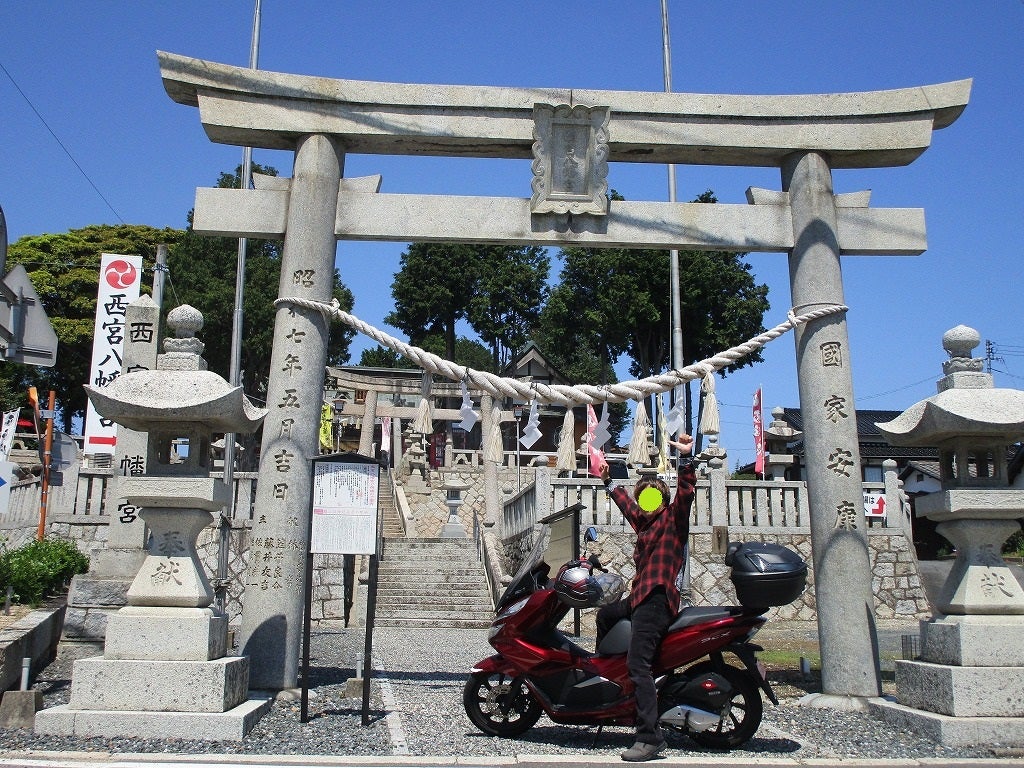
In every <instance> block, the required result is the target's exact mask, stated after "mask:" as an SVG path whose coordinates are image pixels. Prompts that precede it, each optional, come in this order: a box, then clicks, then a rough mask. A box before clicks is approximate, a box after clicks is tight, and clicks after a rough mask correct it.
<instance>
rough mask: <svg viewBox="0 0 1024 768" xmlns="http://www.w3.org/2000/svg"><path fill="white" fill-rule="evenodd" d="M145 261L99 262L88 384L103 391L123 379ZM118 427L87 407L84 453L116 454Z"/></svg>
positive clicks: (108, 258) (114, 258)
mask: <svg viewBox="0 0 1024 768" xmlns="http://www.w3.org/2000/svg"><path fill="white" fill-rule="evenodd" d="M141 287H142V257H141V256H122V255H119V254H113V253H104V254H103V256H102V258H101V260H100V286H99V292H98V294H97V298H96V325H95V327H94V331H93V342H92V366H91V368H90V371H89V383H90V384H91V385H92V386H94V387H102V386H104V385H105V384H108V383H110V382H111V381H113V380H114V379H116V378H117V377H118V376H120V375H121V367H122V360H123V353H124V338H125V314H126V312H127V310H128V304H129V303H131V302H132V301H135V299H137V298H139V293H140V289H141ZM116 444H117V425H116V424H114V422H112V421H110V420H109V419H103V418H100V415H99V414H98V413H96V411H95V410H94V409H93V407H92V403H89V404H88V407H87V409H86V414H85V446H84V451H85V453H110V454H112V453H113V452H114V446H115V445H116Z"/></svg>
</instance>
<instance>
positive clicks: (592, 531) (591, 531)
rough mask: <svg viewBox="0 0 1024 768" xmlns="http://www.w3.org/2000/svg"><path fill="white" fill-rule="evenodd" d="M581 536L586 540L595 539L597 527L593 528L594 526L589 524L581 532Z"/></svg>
mask: <svg viewBox="0 0 1024 768" xmlns="http://www.w3.org/2000/svg"><path fill="white" fill-rule="evenodd" d="M583 538H584V539H585V540H587V541H597V528H595V527H594V526H590V527H589V528H587V530H586V531H585V532H584V533H583Z"/></svg>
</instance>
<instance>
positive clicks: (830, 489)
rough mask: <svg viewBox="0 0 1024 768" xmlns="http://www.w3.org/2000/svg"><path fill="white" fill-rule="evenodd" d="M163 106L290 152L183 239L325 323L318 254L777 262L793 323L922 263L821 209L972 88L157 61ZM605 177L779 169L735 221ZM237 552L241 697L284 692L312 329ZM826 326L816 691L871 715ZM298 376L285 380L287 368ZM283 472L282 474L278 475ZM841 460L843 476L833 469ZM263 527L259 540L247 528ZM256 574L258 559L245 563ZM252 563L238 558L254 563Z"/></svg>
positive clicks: (811, 403)
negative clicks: (619, 186) (617, 189)
mask: <svg viewBox="0 0 1024 768" xmlns="http://www.w3.org/2000/svg"><path fill="white" fill-rule="evenodd" d="M158 56H159V60H160V67H161V73H162V76H163V81H164V87H165V88H166V89H167V92H168V94H169V95H170V96H171V98H173V99H174V100H175V101H177V102H179V103H181V104H186V105H189V106H197V107H199V111H200V119H201V120H202V123H203V127H204V129H205V130H206V133H207V135H208V137H209V138H210V139H211V140H212V141H215V142H220V143H226V144H236V145H239V146H251V147H258V148H266V149H287V150H291V151H294V153H295V164H294V171H293V174H292V179H291V180H290V181H289V180H275V182H274V183H273V184H266V185H262V188H257V189H255V190H235V189H199V190H198V191H197V195H196V205H195V217H194V229H195V231H196V232H199V233H204V234H211V235H224V236H230V237H254V238H275V239H277V238H281V237H283V238H284V253H283V256H282V266H281V281H280V287H279V295H280V296H281V297H297V298H300V299H308V300H309V301H310V302H314V303H323V304H327V303H329V302H330V299H331V296H330V291H331V277H332V276H333V269H334V262H335V251H336V244H337V240H392V241H398V242H411V241H438V242H489V243H509V244H534V245H556V246H568V245H584V246H591V247H620V248H667V249H672V248H674V249H680V250H682V249H715V250H731V251H746V252H750V251H760V252H786V253H788V254H789V265H790V284H791V289H792V302H793V311H794V313H796V314H802V313H806V312H808V311H812V310H814V309H816V308H820V307H835V306H839V305H843V304H844V300H843V285H842V275H841V269H840V256H843V255H855V254H856V255H874V254H919V253H921V252H923V251H924V250H925V248H926V239H925V227H924V214H923V211H921V210H920V209H912V208H906V209H903V208H897V209H877V208H869V207H868V202H869V200H868V198H869V195H868V193H866V192H864V193H853V194H845V195H835V194H833V188H832V171H833V170H834V169H843V168H876V167H889V166H901V165H907V164H909V163H911V162H913V161H914V159H916V158H917V157H918V156H919V155H920V154H921V153H922V152H924V150H925V149H927V148H928V146H929V144H930V142H931V134H932V131H933V130H935V129H939V128H945V127H947V126H948V125H950V124H951V123H952V122H953V121H955V120H956V119H957V117H959V115H960V113H961V112H962V111H963V109H964V108H965V106H966V104H967V100H968V97H969V94H970V87H971V81H969V80H961V81H956V82H950V83H943V84H938V85H930V86H922V87H917V88H907V89H903V90H893V91H874V92H868V93H840V94H828V95H802V96H730V95H702V94H678V93H641V92H628V91H599V90H573V89H559V88H486V87H477V86H472V87H470V86H437V85H413V84H402V83H374V82H363V81H351V80H333V79H327V78H319V77H308V76H301V75H290V74H281V73H274V72H265V71H259V70H250V69H243V68H239V67H232V66H227V65H223V64H217V63H213V62H208V61H202V60H199V59H192V58H188V57H183V56H178V55H174V54H169V53H159V54H158ZM347 152H352V153H360V154H423V155H439V156H462V157H498V158H527V159H532V161H533V162H532V165H531V170H532V175H531V177H530V178H529V179H524V190H525V189H526V188H527V187H528V188H529V189H530V191H531V196H530V197H525V198H507V197H455V196H440V195H405V194H403V195H398V194H381V193H379V192H377V190H378V189H379V178H372V179H368V180H353V179H343V178H342V177H343V175H344V174H343V170H344V159H345V153H347ZM608 162H647V163H672V164H693V165H737V166H739V165H742V166H761V167H776V168H779V169H780V173H781V190H762V189H750V190H748V191H747V200H748V202H749V203H750V205H721V204H720V205H703V204H695V203H663V202H642V201H638V202H627V201H613V202H608V200H607V197H606V194H605V193H606V190H607V167H608V166H607V164H608ZM276 317H277V319H276V326H275V336H274V351H273V355H272V360H271V375H270V382H269V387H268V393H267V403H268V410H269V414H268V416H267V418H266V422H265V426H264V439H263V454H262V457H261V462H260V477H261V482H260V483H259V485H258V489H257V498H256V516H255V517H256V520H257V521H259V522H258V523H254V527H253V531H252V536H253V542H254V545H253V546H254V551H256V550H258V546H257V545H256V542H263V544H261V545H260V546H267V545H266V544H265V543H266V542H268V541H269V542H283V543H284V545H285V546H283V547H279V548H277V550H276V552H275V554H276V555H280V554H282V553H283V554H284V557H285V558H286V563H285V565H286V566H287V567H286V568H285V571H286V573H287V574H288V578H287V579H286V580H285V583H284V584H283V585H282V587H281V589H280V590H279V592H277V593H272V592H271V591H269V590H260V589H258V588H256V587H255V586H252V585H251V586H250V588H249V589H247V590H246V596H245V610H244V613H243V617H242V638H241V639H242V646H243V651H244V653H247V654H249V655H250V657H251V677H250V679H251V685H252V686H253V687H255V688H266V689H282V688H290V687H294V686H295V684H296V679H297V670H298V658H299V640H300V636H301V632H300V629H301V618H302V588H301V585H302V574H303V557H304V553H305V552H306V549H307V546H308V541H307V539H308V530H307V527H306V525H305V524H302V523H301V522H300V521H303V520H304V519H305V516H306V514H307V512H308V510H306V504H307V500H308V498H309V491H310V488H309V483H310V471H309V461H310V457H311V456H312V455H314V454H315V452H316V447H317V441H318V428H319V421H320V399H321V398H320V388H321V384H322V372H323V370H324V364H325V362H326V338H327V320H326V319H325V317H324V315H323V314H322V313H321V312H319V311H318V310H316V309H313V308H311V307H307V306H302V305H298V304H295V303H281V304H279V305H278V310H277V316H276ZM848 348H849V346H848V337H847V328H846V320H845V312H839V313H835V314H829V315H827V316H822V317H819V318H818V319H815V320H811V321H809V322H807V323H805V324H803V325H801V326H800V328H799V329H798V330H797V332H796V360H797V374H798V381H799V389H800V406H801V410H802V412H803V417H804V432H805V445H806V456H807V464H808V476H807V486H808V494H809V500H810V509H811V539H812V547H813V549H814V553H815V558H814V560H815V585H816V590H817V610H818V621H819V639H820V647H821V654H822V687H823V690H824V692H825V694H828V695H835V696H842V697H849V696H854V697H870V696H877V695H879V693H880V680H879V672H878V670H877V668H876V666H875V660H874V656H873V650H872V647H873V642H872V641H873V639H874V626H873V621H872V615H873V614H872V594H871V577H870V571H869V569H868V554H867V539H866V534H865V524H864V517H863V511H862V505H861V503H860V500H861V487H860V477H859V476H858V475H856V474H854V473H852V472H851V471H850V469H849V468H850V467H858V466H860V457H859V455H858V444H857V435H856V425H855V423H854V420H853V418H852V415H853V412H854V411H853V384H852V381H853V379H852V372H851V370H850V360H849V354H848ZM295 361H300V363H301V365H300V366H297V365H295ZM275 456H277V457H280V456H287V457H288V459H289V460H288V461H285V462H282V461H280V460H277V461H275V458H274V457H275ZM837 457H841V458H842V460H838V458H837ZM264 520H265V522H263V521H264ZM256 554H261V553H259V552H258V551H256ZM253 559H254V558H250V560H251V561H252V560H253Z"/></svg>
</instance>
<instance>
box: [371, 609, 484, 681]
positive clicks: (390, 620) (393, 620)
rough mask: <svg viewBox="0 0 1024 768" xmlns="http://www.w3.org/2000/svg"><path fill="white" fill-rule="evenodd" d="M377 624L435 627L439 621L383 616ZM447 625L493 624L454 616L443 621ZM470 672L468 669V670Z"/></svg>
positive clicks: (480, 627)
mask: <svg viewBox="0 0 1024 768" xmlns="http://www.w3.org/2000/svg"><path fill="white" fill-rule="evenodd" d="M374 624H375V626H378V627H399V628H400V627H405V628H408V629H421V628H422V629H434V628H436V627H437V626H438V624H439V622H438V620H437V619H433V618H428V619H411V618H410V619H406V618H399V617H390V616H387V617H381V618H379V619H374ZM443 625H444V626H446V627H451V628H453V629H479V630H486V629H489V628H490V626H491V622H490V621H486V622H485V621H478V620H475V619H465V618H452V619H448V620H446V621H445V622H444V623H443ZM467 674H468V671H467Z"/></svg>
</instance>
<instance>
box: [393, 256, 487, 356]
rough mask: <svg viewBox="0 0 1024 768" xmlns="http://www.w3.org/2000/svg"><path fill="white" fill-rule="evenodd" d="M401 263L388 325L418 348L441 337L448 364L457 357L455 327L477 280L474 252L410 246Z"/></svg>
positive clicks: (477, 270) (467, 308) (464, 313)
mask: <svg viewBox="0 0 1024 768" xmlns="http://www.w3.org/2000/svg"><path fill="white" fill-rule="evenodd" d="M399 263H400V268H399V271H398V272H397V273H396V274H395V280H394V283H392V285H391V295H392V296H393V297H394V299H395V309H394V311H393V312H391V313H390V314H388V316H387V317H385V318H384V322H386V323H388V324H389V325H393V326H394V327H395V328H398V329H400V330H401V331H402V332H403V333H405V334H406V336H408V337H409V342H410V343H411V344H412V345H413V346H417V347H422V346H423V340H424V339H425V338H426V337H427V336H429V335H431V334H441V335H442V337H443V338H444V341H445V344H444V349H445V357H447V358H448V359H449V360H450V359H451V358H452V357H454V356H455V325H456V323H457V322H458V321H459V320H461V319H465V317H466V315H467V312H468V311H469V305H470V302H471V301H472V299H473V292H474V291H475V290H476V287H477V283H478V280H479V263H480V259H479V255H478V252H477V250H476V247H475V246H472V245H462V244H453V243H412V244H411V245H410V246H409V250H407V251H406V252H405V253H403V254H402V255H401V258H400V262H399Z"/></svg>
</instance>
